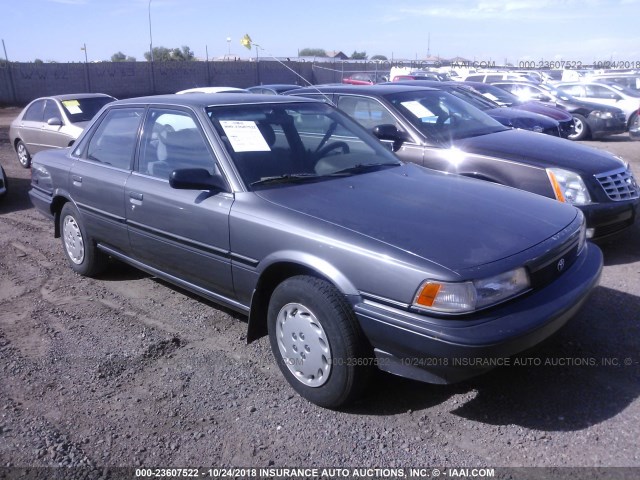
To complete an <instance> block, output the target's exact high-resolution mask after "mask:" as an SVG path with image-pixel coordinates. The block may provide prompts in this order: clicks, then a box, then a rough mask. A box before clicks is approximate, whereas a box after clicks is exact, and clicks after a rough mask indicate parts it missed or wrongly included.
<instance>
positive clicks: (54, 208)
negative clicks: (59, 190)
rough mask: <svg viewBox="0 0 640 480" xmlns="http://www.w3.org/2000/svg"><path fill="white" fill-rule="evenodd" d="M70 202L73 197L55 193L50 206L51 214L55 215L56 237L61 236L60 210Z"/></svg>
mask: <svg viewBox="0 0 640 480" xmlns="http://www.w3.org/2000/svg"><path fill="white" fill-rule="evenodd" d="M68 202H71V199H70V198H68V197H66V196H65V195H63V194H57V195H54V197H53V200H52V201H51V207H50V208H51V214H52V215H53V237H54V238H60V212H61V211H62V207H64V205H65V204H66V203H68ZM72 203H73V202H72Z"/></svg>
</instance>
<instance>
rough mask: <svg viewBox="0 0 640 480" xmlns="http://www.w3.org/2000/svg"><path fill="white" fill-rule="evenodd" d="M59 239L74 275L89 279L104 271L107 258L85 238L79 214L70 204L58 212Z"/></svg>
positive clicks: (85, 233) (85, 234)
mask: <svg viewBox="0 0 640 480" xmlns="http://www.w3.org/2000/svg"><path fill="white" fill-rule="evenodd" d="M60 237H61V240H62V248H63V249H64V253H65V255H66V257H67V260H68V261H69V265H71V268H72V269H73V270H74V271H75V272H76V273H79V274H80V275H85V276H87V277H91V276H94V275H97V274H98V273H100V272H101V271H102V270H104V268H105V266H106V263H107V258H106V256H105V255H104V253H102V252H101V251H99V250H98V249H97V248H96V246H95V244H94V243H93V241H92V240H91V239H90V238H89V237H88V236H87V232H86V231H85V229H84V226H83V225H82V221H81V220H80V214H79V212H78V210H77V209H76V208H75V207H74V206H73V204H71V203H65V204H64V206H63V207H62V210H61V211H60Z"/></svg>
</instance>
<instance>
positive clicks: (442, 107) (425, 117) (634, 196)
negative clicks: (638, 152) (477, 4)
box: [291, 83, 640, 239]
mask: <svg viewBox="0 0 640 480" xmlns="http://www.w3.org/2000/svg"><path fill="white" fill-rule="evenodd" d="M291 95H296V96H305V97H311V98H316V99H318V100H323V101H331V102H332V103H333V104H334V105H336V106H337V107H338V108H339V109H340V110H342V111H343V112H345V113H346V114H347V115H349V116H350V117H351V118H353V119H354V120H356V121H357V122H359V123H360V124H361V125H363V126H364V127H365V128H367V129H368V130H369V131H370V132H372V133H373V134H374V135H375V136H377V137H378V138H379V139H381V140H384V141H388V142H390V143H391V145H392V148H393V150H394V151H395V152H396V154H397V155H398V156H399V157H400V158H401V159H403V160H405V161H408V162H413V163H417V164H419V165H422V166H425V167H428V168H431V169H434V170H440V171H444V172H447V173H455V174H459V175H464V176H468V177H474V178H479V179H482V180H487V181H490V182H492V183H497V184H501V185H508V186H511V187H515V188H520V189H523V190H527V191H530V192H534V193H537V194H540V195H543V196H546V197H549V198H554V199H556V200H559V201H561V202H567V203H571V204H572V205H575V206H576V207H578V208H580V209H581V210H582V211H583V213H584V214H585V217H586V219H587V228H588V237H589V238H595V239H597V238H604V237H607V236H610V235H612V234H615V233H619V232H620V231H622V230H625V229H627V228H629V227H630V226H631V225H632V224H633V223H634V221H635V218H636V211H637V208H638V203H639V200H638V199H639V198H640V189H639V187H638V185H637V183H636V180H635V178H634V176H633V174H632V172H631V170H630V168H629V165H628V164H627V163H626V162H623V161H621V160H620V159H619V158H617V157H615V156H614V155H612V154H610V153H609V152H604V151H600V150H596V149H593V148H589V147H585V146H582V145H577V144H574V143H572V142H568V141H566V140H563V139H559V138H553V137H552V136H550V135H541V134H539V133H532V132H528V131H525V130H514V129H510V128H507V127H505V126H504V125H502V124H501V123H499V122H498V121H496V120H494V119H492V118H491V117H489V116H488V115H486V114H485V113H484V112H482V111H480V110H478V109H476V108H475V107H473V106H472V105H471V104H470V103H468V102H467V101H465V100H462V99H460V98H457V97H455V96H453V95H451V94H449V93H447V92H445V91H443V90H441V89H433V88H425V87H421V86H407V85H400V84H397V83H396V84H393V83H390V84H385V85H372V86H326V87H323V86H318V87H308V88H304V89H299V90H295V91H292V92H291Z"/></svg>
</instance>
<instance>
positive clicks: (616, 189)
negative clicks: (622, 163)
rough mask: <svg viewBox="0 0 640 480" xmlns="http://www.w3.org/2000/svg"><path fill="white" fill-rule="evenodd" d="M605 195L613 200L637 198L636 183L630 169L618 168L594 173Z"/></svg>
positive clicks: (639, 193)
mask: <svg viewBox="0 0 640 480" xmlns="http://www.w3.org/2000/svg"><path fill="white" fill-rule="evenodd" d="M595 177H596V180H598V183H600V185H601V186H602V188H603V189H604V191H605V193H606V194H607V196H608V197H609V198H610V199H611V200H613V201H614V202H621V201H623V200H633V199H636V198H638V196H639V195H640V192H639V191H638V190H639V189H638V184H637V183H636V180H635V178H633V174H632V173H631V171H630V170H625V169H620V170H614V171H612V172H607V173H600V174H598V175H595Z"/></svg>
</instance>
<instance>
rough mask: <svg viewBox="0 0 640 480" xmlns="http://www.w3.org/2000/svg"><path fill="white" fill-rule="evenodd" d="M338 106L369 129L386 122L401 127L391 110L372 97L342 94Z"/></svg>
mask: <svg viewBox="0 0 640 480" xmlns="http://www.w3.org/2000/svg"><path fill="white" fill-rule="evenodd" d="M338 108H339V109H340V110H342V111H343V112H345V113H346V114H347V115H349V116H350V117H351V118H353V119H354V120H355V121H356V122H358V123H359V124H360V125H362V126H363V127H365V128H368V129H369V130H372V129H373V128H374V127H377V126H378V125H384V124H390V125H395V127H396V128H401V127H400V125H399V124H398V123H397V122H396V119H395V117H394V116H393V115H391V112H389V110H387V109H386V108H385V107H384V106H383V105H382V104H381V103H380V102H378V101H377V100H374V99H371V98H364V97H352V96H348V95H345V96H341V97H340V98H339V99H338Z"/></svg>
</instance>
